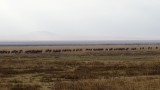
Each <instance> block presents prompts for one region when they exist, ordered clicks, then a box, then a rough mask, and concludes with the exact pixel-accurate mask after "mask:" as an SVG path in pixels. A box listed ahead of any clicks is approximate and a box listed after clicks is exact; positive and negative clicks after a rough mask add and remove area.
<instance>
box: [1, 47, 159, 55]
mask: <svg viewBox="0 0 160 90" xmlns="http://www.w3.org/2000/svg"><path fill="white" fill-rule="evenodd" d="M153 49H154V50H158V49H159V48H158V47H139V48H137V47H135V48H86V49H46V50H0V54H22V53H25V54H40V53H62V52H81V51H129V50H131V51H135V50H153Z"/></svg>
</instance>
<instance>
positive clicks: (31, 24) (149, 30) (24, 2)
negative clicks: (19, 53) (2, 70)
mask: <svg viewBox="0 0 160 90" xmlns="http://www.w3.org/2000/svg"><path fill="white" fill-rule="evenodd" d="M152 39H154V40H160V0H0V41H6V40H9V41H12V40H152Z"/></svg>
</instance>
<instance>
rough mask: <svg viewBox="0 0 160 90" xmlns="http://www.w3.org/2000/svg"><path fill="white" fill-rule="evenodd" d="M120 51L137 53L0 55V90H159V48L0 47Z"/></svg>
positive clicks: (101, 46) (100, 52) (102, 46)
mask: <svg viewBox="0 0 160 90" xmlns="http://www.w3.org/2000/svg"><path fill="white" fill-rule="evenodd" d="M123 47H125V48H126V47H128V48H135V47H136V48H138V49H137V50H135V51H131V50H129V51H94V52H93V51H91V52H89V51H88V52H66V53H50V54H45V53H43V54H0V90H159V89H160V49H159V48H160V46H159V45H94V46H89V45H88V46H1V47H0V50H21V49H23V50H30V49H44V50H45V49H55V48H57V49H67V48H71V49H74V48H84V49H86V48H123ZM140 47H144V48H145V49H144V50H139V48H140ZM148 47H152V49H150V50H148ZM155 47H158V49H155Z"/></svg>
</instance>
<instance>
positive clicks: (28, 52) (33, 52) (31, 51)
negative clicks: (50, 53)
mask: <svg viewBox="0 0 160 90" xmlns="http://www.w3.org/2000/svg"><path fill="white" fill-rule="evenodd" d="M42 52H43V51H42V50H27V51H25V53H26V54H38V53H42Z"/></svg>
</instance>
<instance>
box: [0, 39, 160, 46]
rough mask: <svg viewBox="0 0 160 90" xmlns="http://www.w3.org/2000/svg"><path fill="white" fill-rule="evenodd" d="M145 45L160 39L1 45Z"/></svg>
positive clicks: (15, 42)
mask: <svg viewBox="0 0 160 90" xmlns="http://www.w3.org/2000/svg"><path fill="white" fill-rule="evenodd" d="M137 44H138V45H141V44H142V45H143V44H153V45H154V44H160V40H107V41H6V42H4V41H3V42H1V41H0V45H1V46H2V45H9V46H10V45H39V46H41V45H42V46H43V45H53V46H57V45H137Z"/></svg>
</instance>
